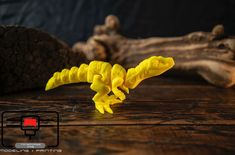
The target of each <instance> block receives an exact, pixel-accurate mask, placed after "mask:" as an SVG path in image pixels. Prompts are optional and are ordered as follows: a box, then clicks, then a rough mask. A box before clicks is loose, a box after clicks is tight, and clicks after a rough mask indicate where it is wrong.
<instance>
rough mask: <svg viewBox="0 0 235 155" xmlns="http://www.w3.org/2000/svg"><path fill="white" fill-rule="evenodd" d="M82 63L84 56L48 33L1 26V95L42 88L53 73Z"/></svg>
mask: <svg viewBox="0 0 235 155" xmlns="http://www.w3.org/2000/svg"><path fill="white" fill-rule="evenodd" d="M83 61H84V55H82V54H81V53H76V52H72V51H71V49H70V48H69V47H68V46H67V45H66V44H65V43H64V42H62V41H60V40H59V39H57V38H55V37H53V36H51V35H49V34H48V33H45V32H42V31H40V30H37V29H32V28H25V27H19V26H0V73H1V75H0V87H1V90H0V92H1V93H7V92H14V91H19V90H24V89H32V88H38V87H44V86H45V84H46V82H47V80H48V79H49V78H50V76H52V74H53V73H54V72H55V71H58V70H61V69H63V68H67V67H70V66H72V65H79V64H80V63H81V62H83Z"/></svg>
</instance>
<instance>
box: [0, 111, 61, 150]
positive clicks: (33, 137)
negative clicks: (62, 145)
mask: <svg viewBox="0 0 235 155" xmlns="http://www.w3.org/2000/svg"><path fill="white" fill-rule="evenodd" d="M1 128H2V130H1V144H2V146H3V147H5V148H11V149H46V148H53V147H57V146H58V145H59V113H58V112H56V111H4V112H3V113H2V121H1Z"/></svg>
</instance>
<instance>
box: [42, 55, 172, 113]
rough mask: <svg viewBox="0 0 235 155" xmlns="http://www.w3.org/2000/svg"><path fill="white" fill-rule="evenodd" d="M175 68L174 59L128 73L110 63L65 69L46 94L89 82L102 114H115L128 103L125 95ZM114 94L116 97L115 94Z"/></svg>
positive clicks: (153, 61) (157, 58) (146, 63)
mask: <svg viewBox="0 0 235 155" xmlns="http://www.w3.org/2000/svg"><path fill="white" fill-rule="evenodd" d="M173 66H174V60H173V59H172V58H171V57H168V58H164V57H161V56H152V57H150V58H148V59H145V60H143V61H142V62H141V63H139V64H138V65H137V66H136V67H135V68H130V69H128V70H127V72H126V70H125V69H124V68H123V67H122V66H121V65H118V64H115V65H113V66H112V65H111V64H110V63H108V62H103V61H92V62H90V63H89V65H87V64H82V65H80V67H79V68H78V67H72V68H71V69H70V70H68V69H64V70H62V72H56V73H54V75H53V77H51V78H50V79H49V81H48V82H47V85H46V88H45V90H46V91H47V90H50V89H53V88H56V87H58V86H61V85H64V84H70V83H79V82H88V83H91V85H90V88H91V89H92V90H94V91H95V92H96V94H95V96H94V97H93V98H92V100H93V101H94V102H95V107H96V109H97V110H98V111H99V112H100V113H102V114H103V113H104V111H107V112H108V113H113V111H112V109H111V108H110V105H113V104H116V103H121V102H122V101H123V100H125V99H126V96H125V94H124V92H125V93H127V94H128V93H129V89H134V88H136V87H137V86H138V84H139V83H140V82H141V81H143V80H145V79H147V78H150V77H154V76H158V75H160V74H162V73H164V72H165V71H167V70H169V69H170V68H172V67H173ZM111 91H112V93H113V94H111Z"/></svg>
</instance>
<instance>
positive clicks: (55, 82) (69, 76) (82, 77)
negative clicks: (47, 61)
mask: <svg viewBox="0 0 235 155" xmlns="http://www.w3.org/2000/svg"><path fill="white" fill-rule="evenodd" d="M87 70H88V65H86V64H81V65H80V67H79V68H78V67H72V68H71V69H70V70H69V69H63V70H62V71H61V72H55V73H54V75H53V76H52V77H51V78H50V79H49V80H48V82H47V84H46V88H45V90H46V91H47V90H50V89H54V88H56V87H59V86H61V85H65V84H69V83H78V82H87Z"/></svg>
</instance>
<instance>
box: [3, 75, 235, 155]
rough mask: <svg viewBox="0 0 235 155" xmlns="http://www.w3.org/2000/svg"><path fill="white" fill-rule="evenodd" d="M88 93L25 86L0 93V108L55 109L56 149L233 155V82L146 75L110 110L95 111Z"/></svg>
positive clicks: (76, 88)
mask: <svg viewBox="0 0 235 155" xmlns="http://www.w3.org/2000/svg"><path fill="white" fill-rule="evenodd" d="M93 95H94V92H92V91H91V90H90V89H89V85H86V84H85V85H84V84H75V85H68V86H63V87H60V88H58V89H54V90H52V91H49V92H44V91H43V90H33V91H26V92H20V93H14V94H10V95H4V96H1V97H0V109H1V111H4V110H53V111H58V112H59V113H60V120H61V122H60V145H59V147H58V148H59V149H62V151H63V153H61V154H67V155H70V154H73V155H75V154H76V155H77V154H135V155H137V154H166V155H168V154H182V155H187V154H195V155H198V154H200V155H204V154H213V155H217V154H226V155H227V154H231V155H232V154H233V155H234V154H235V88H234V87H233V88H229V89H223V88H216V87H214V86H211V85H209V84H207V83H205V82H203V81H197V82H196V81H190V80H182V79H178V78H175V79H173V78H152V79H149V80H146V81H144V82H143V83H142V84H141V85H140V86H138V87H137V88H136V89H134V90H131V92H130V94H129V95H128V96H127V100H126V101H125V102H124V103H123V104H119V105H115V106H113V107H112V109H113V111H114V114H113V115H111V114H108V113H106V114H104V115H102V114H100V113H98V112H97V111H96V110H95V107H94V104H93V103H92V101H91V98H92V96H93ZM1 154H2V153H1ZM8 154H9V153H8ZM12 154H13V153H12ZM19 154H20V153H19ZM33 154H36V153H33ZM48 154H53V153H48Z"/></svg>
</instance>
